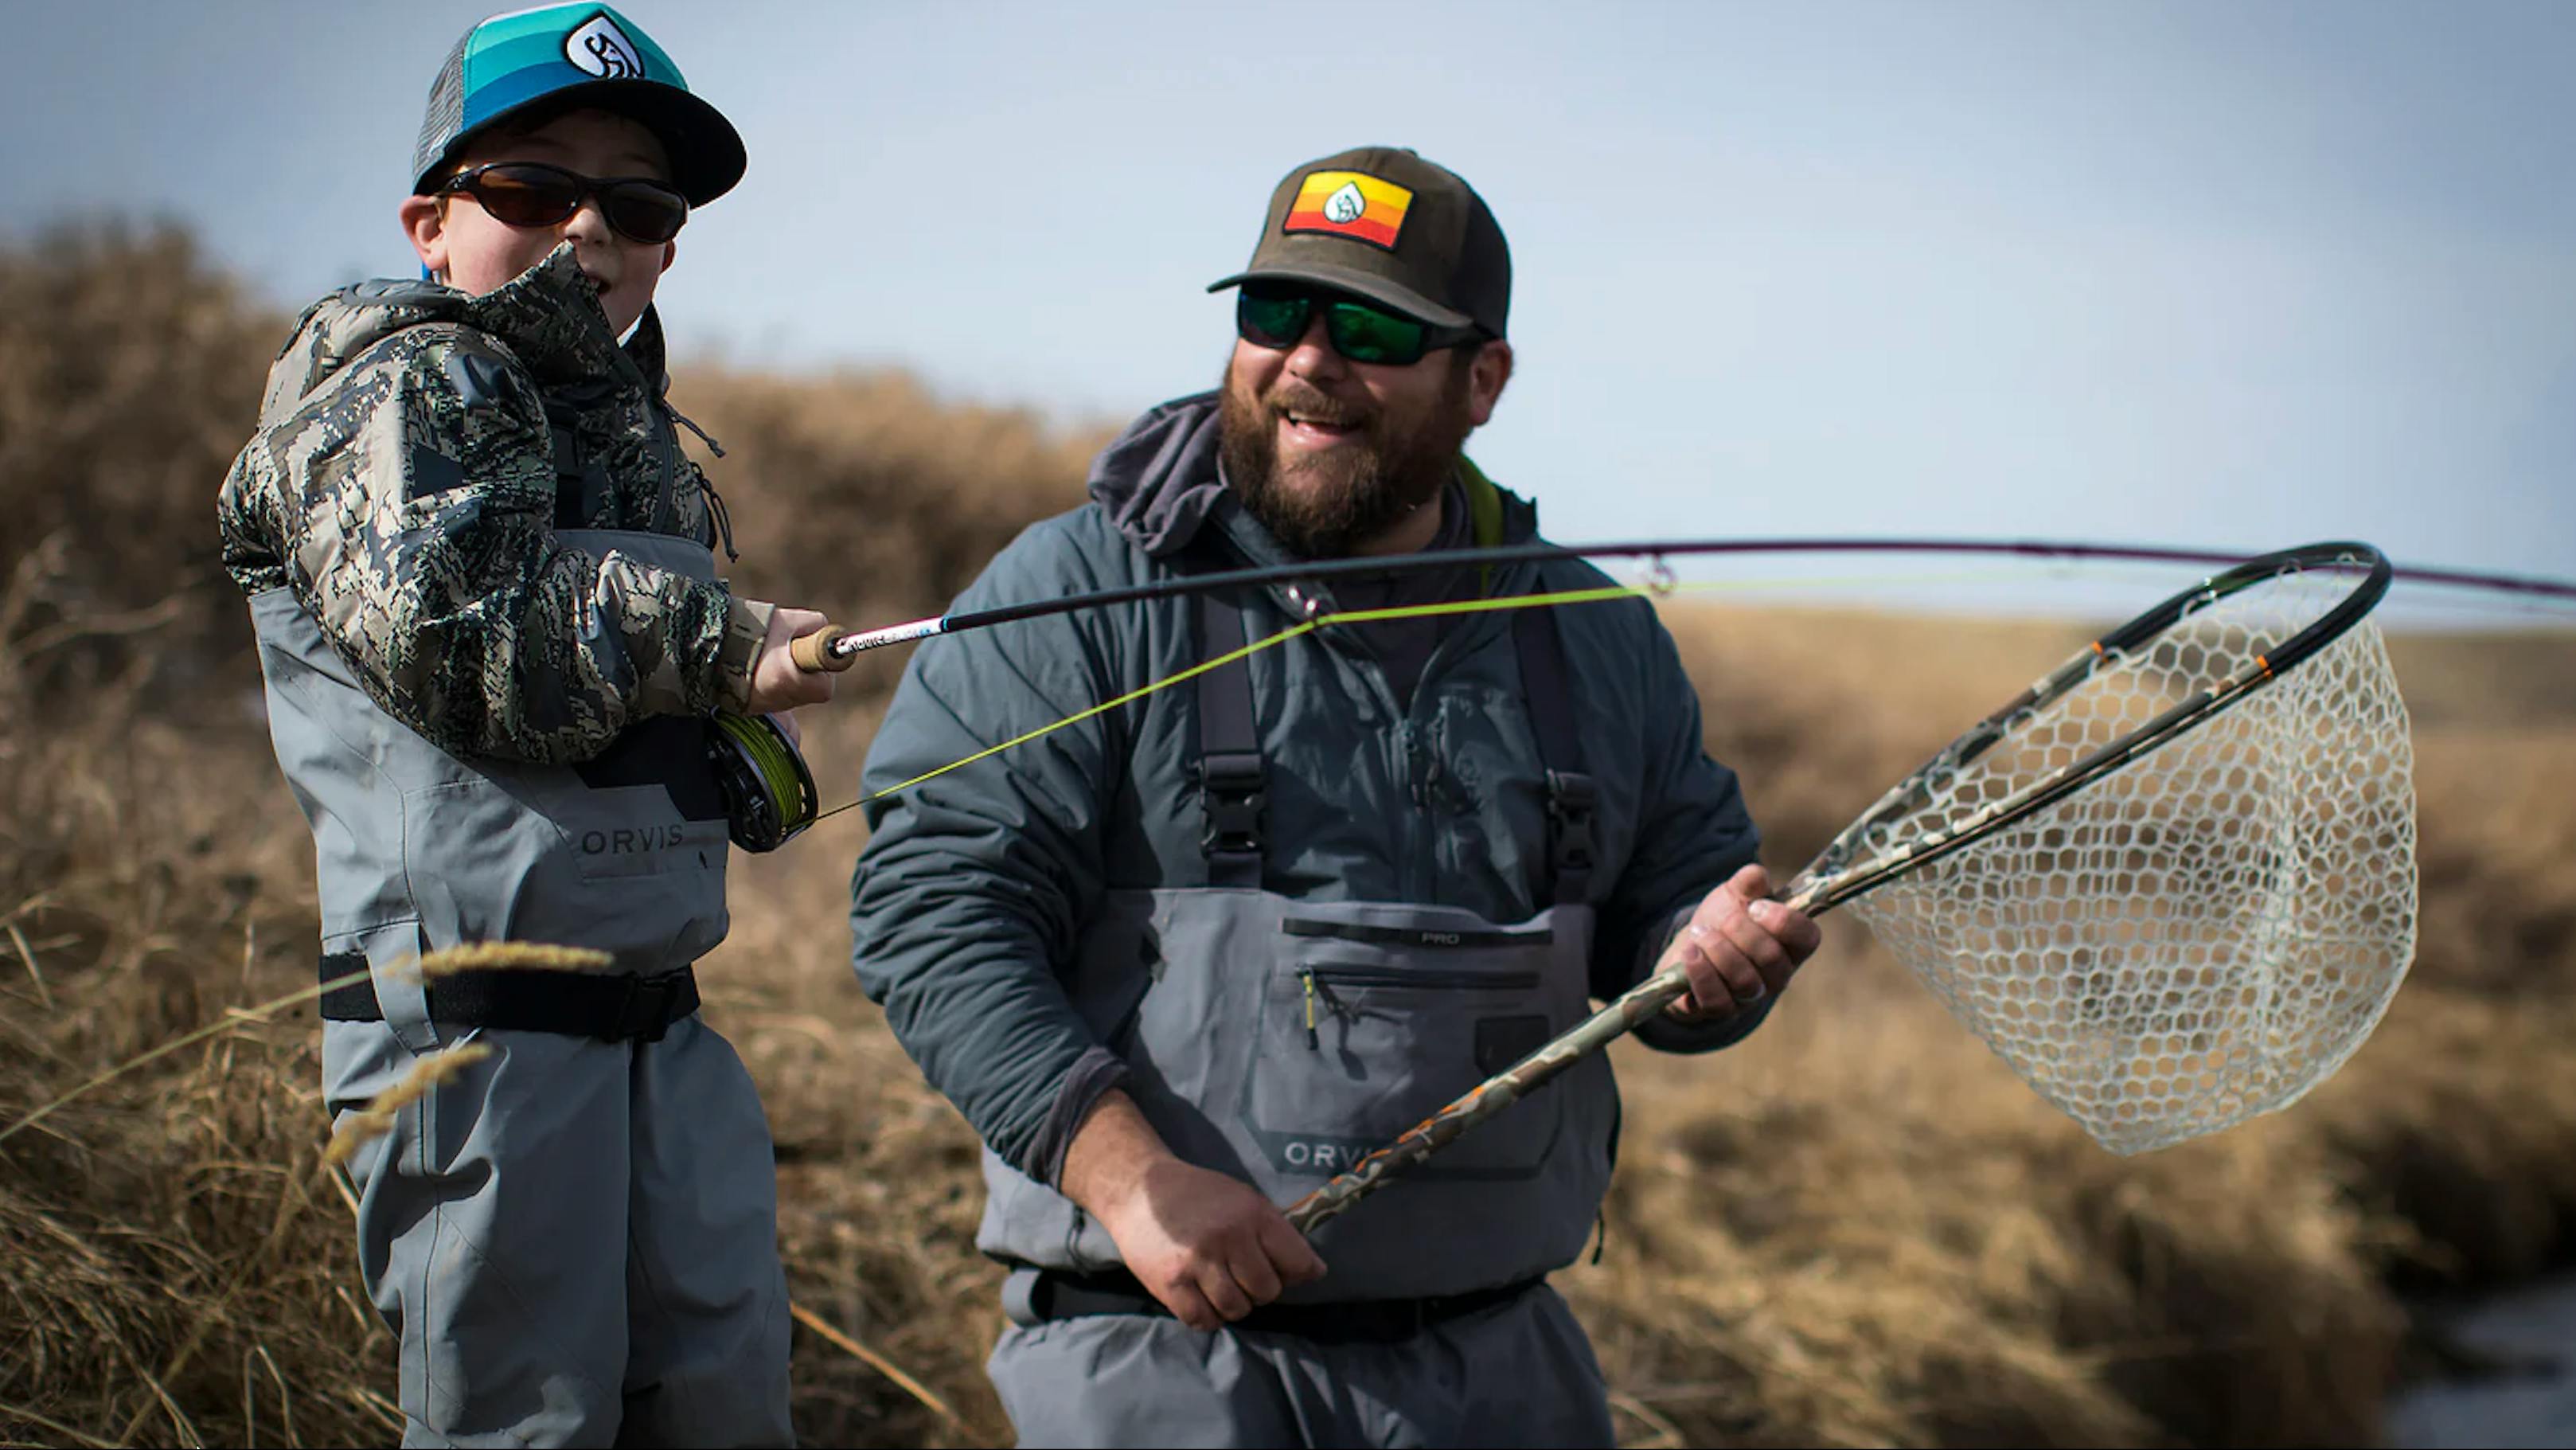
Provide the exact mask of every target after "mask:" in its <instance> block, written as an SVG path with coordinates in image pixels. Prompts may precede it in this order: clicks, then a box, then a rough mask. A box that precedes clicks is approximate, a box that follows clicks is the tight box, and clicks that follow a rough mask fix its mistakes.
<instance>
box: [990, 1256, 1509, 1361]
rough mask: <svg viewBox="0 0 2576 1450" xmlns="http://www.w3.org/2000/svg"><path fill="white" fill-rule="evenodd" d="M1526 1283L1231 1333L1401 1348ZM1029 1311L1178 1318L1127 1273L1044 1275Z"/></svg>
mask: <svg viewBox="0 0 2576 1450" xmlns="http://www.w3.org/2000/svg"><path fill="white" fill-rule="evenodd" d="M1545 1282H1546V1280H1544V1279H1521V1280H1518V1281H1516V1282H1513V1283H1509V1284H1503V1285H1499V1286H1497V1287H1495V1288H1491V1289H1476V1290H1471V1291H1470V1292H1468V1293H1464V1294H1448V1295H1443V1296H1441V1297H1438V1298H1432V1299H1359V1300H1353V1301H1350V1302H1347V1303H1341V1304H1264V1305H1261V1306H1260V1307H1258V1308H1256V1309H1254V1310H1253V1311H1252V1312H1251V1313H1249V1314H1247V1315H1245V1316H1244V1317H1242V1318H1241V1319H1238V1320H1236V1321H1234V1322H1233V1323H1232V1324H1229V1325H1227V1326H1226V1327H1227V1328H1228V1329H1249V1330H1255V1331H1260V1332H1265V1333H1270V1334H1293V1335H1296V1336H1297V1337H1298V1338H1300V1339H1311V1340H1315V1341H1317V1342H1319V1343H1325V1344H1348V1343H1351V1342H1353V1341H1361V1342H1366V1343H1372V1344H1396V1343H1401V1342H1402V1341H1404V1340H1407V1339H1411V1338H1412V1337H1413V1336H1415V1335H1417V1334H1420V1333H1421V1332H1422V1331H1423V1330H1425V1329H1428V1328H1430V1327H1431V1326H1433V1325H1435V1324H1440V1323H1443V1322H1445V1321H1447V1320H1451V1319H1456V1318H1459V1317H1460V1316H1462V1315H1467V1314H1478V1313H1482V1312H1483V1311H1485V1310H1487V1309H1494V1308H1499V1307H1500V1306H1502V1305H1505V1304H1508V1303H1510V1302H1512V1301H1513V1300H1515V1299H1517V1298H1519V1297H1520V1296H1522V1295H1523V1294H1526V1293H1528V1292H1529V1291H1530V1290H1532V1289H1535V1288H1537V1287H1538V1286H1539V1285H1541V1284H1543V1283H1545ZM1029 1309H1030V1312H1031V1313H1033V1314H1034V1315H1035V1316H1036V1317H1037V1318H1038V1319H1040V1320H1049V1319H1081V1318H1088V1317H1090V1316H1092V1315H1095V1314H1144V1315H1151V1316H1155V1317H1158V1318H1163V1319H1169V1318H1171V1317H1172V1311H1171V1310H1169V1309H1166V1308H1164V1307H1163V1301H1161V1300H1160V1299H1157V1298H1155V1297H1154V1296H1153V1295H1151V1294H1148V1293H1146V1292H1145V1286H1144V1285H1142V1284H1140V1283H1138V1282H1136V1277H1135V1276H1134V1275H1133V1274H1129V1273H1127V1272H1125V1271H1124V1270H1115V1271H1112V1272H1109V1273H1105V1274H1068V1273H1065V1272H1064V1271H1062V1270H1060V1269H1041V1270H1039V1271H1038V1276H1037V1282H1036V1283H1035V1284H1033V1285H1032V1286H1030V1289H1029Z"/></svg>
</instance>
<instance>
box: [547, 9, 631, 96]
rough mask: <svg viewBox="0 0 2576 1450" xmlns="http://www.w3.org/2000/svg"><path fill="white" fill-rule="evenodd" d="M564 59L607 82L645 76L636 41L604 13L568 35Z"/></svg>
mask: <svg viewBox="0 0 2576 1450" xmlns="http://www.w3.org/2000/svg"><path fill="white" fill-rule="evenodd" d="M564 59H566V60H568V61H571V62H572V63H573V64H574V65H577V66H579V67H581V68H582V69H583V70H586V71H588V72H590V73H591V74H592V75H595V76H597V77H599V78H600V79H601V80H604V81H632V80H642V79H644V61H643V58H642V57H641V56H640V55H639V54H638V53H637V52H636V49H635V42H634V41H631V40H629V39H627V38H626V32H625V31H623V30H620V29H618V28H617V22H616V21H614V20H611V19H609V18H608V17H607V16H606V15H604V14H603V15H594V16H592V17H590V20H589V22H588V23H587V24H585V25H583V26H582V27H581V28H580V29H578V30H575V31H574V32H573V33H572V34H570V35H567V36H565V37H564Z"/></svg>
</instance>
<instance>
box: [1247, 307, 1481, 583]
mask: <svg viewBox="0 0 2576 1450" xmlns="http://www.w3.org/2000/svg"><path fill="white" fill-rule="evenodd" d="M1510 376H1511V346H1510V344H1508V343H1503V342H1488V343H1484V344H1483V345H1482V346H1479V345H1477V344H1475V343H1468V344H1464V345H1462V346H1460V347H1456V348H1444V349H1441V350H1440V351H1437V352H1430V353H1426V354H1424V355H1423V356H1422V358H1421V360H1419V361H1417V362H1413V363H1409V364H1406V365H1404V366H1401V367H1395V366H1389V365H1387V364H1383V363H1357V362H1352V361H1351V360H1349V359H1348V358H1345V357H1343V356H1342V355H1341V354H1340V353H1338V352H1336V351H1334V349H1333V345H1332V342H1331V341H1330V339H1328V338H1327V337H1326V336H1325V333H1324V319H1323V309H1322V308H1320V307H1318V308H1316V309H1315V315H1314V317H1313V318H1312V319H1310V320H1309V321H1308V323H1307V326H1306V333H1305V336H1303V337H1301V338H1299V339H1298V340H1297V342H1296V343H1294V344H1293V345H1291V346H1289V347H1286V348H1271V347H1263V346H1261V345H1260V344H1258V343H1254V342H1249V341H1245V340H1242V339H1237V341H1236V342H1235V345H1234V356H1233V358H1232V359H1231V360H1230V361H1229V362H1228V363H1227V365H1226V374H1225V387H1224V389H1223V393H1222V398H1223V402H1222V405H1221V409H1220V412H1219V426H1220V430H1221V441H1222V447H1223V452H1224V457H1225V467H1226V477H1227V481H1228V482H1229V483H1230V484H1231V485H1232V486H1233V488H1234V490H1235V492H1236V493H1237V495H1239V496H1240V497H1241V498H1242V500H1243V503H1244V507H1246V508H1247V509H1249V510H1251V512H1252V515H1253V517H1255V518H1257V519H1259V520H1260V521H1261V522H1262V524H1263V526H1264V527H1266V528H1268V529H1269V530H1270V532H1271V534H1272V535H1273V536H1274V537H1276V538H1277V539H1278V540H1279V541H1280V542H1281V543H1282V544H1285V545H1287V546H1288V548H1289V550H1290V551H1291V552H1293V553H1295V554H1297V555H1298V556H1300V557H1302V558H1308V559H1332V558H1339V557H1342V556H1344V555H1347V554H1349V553H1351V552H1352V551H1353V550H1354V549H1355V548H1356V547H1358V546H1360V545H1363V544H1366V543H1367V542H1369V541H1370V540H1371V539H1373V538H1375V537H1376V536H1378V535H1380V534H1382V533H1384V532H1385V531H1386V530H1387V529H1388V528H1389V527H1391V526H1392V525H1394V524H1396V523H1397V522H1398V521H1400V520H1402V519H1403V518H1404V517H1405V516H1406V515H1408V514H1410V513H1411V512H1413V511H1414V510H1415V509H1417V508H1420V507H1421V506H1422V505H1424V504H1426V503H1429V502H1430V501H1431V500H1433V499H1435V498H1437V497H1438V496H1439V494H1440V489H1441V487H1442V485H1444V484H1445V483H1447V482H1448V479H1449V475H1450V472H1451V470H1452V469H1453V468H1454V467H1455V465H1456V462H1457V457H1458V450H1459V448H1460V446H1461V445H1463V444H1464V443H1465V442H1466V441H1467V435H1468V433H1470V432H1472V431H1473V430H1474V429H1476V428H1477V427H1479V426H1481V425H1482V424H1483V423H1484V422H1485V421H1486V419H1488V418H1490V417H1491V416H1492V415H1493V409H1494V402H1495V399H1496V398H1498V397H1499V396H1501V393H1502V389H1503V384H1504V382H1505V381H1507V380H1508V379H1509V378H1510Z"/></svg>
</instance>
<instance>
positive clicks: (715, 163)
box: [412, 80, 747, 206]
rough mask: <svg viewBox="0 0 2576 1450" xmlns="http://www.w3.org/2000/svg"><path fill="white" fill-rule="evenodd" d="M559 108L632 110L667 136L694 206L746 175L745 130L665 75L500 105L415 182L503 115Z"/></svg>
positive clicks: (678, 177)
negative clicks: (666, 79)
mask: <svg viewBox="0 0 2576 1450" xmlns="http://www.w3.org/2000/svg"><path fill="white" fill-rule="evenodd" d="M548 110H556V111H589V110H599V111H612V112H615V113H616V114H618V115H621V116H631V117H633V118H634V119H635V120H636V121H637V122H639V123H640V124H642V125H643V127H644V128H645V129H646V130H649V131H651V132H652V133H653V135H654V136H655V138H657V139H658V140H660V141H661V143H662V149H663V151H664V152H666V153H667V154H668V155H669V156H670V158H671V182H672V184H673V185H675V186H677V187H678V188H679V189H680V194H681V195H682V196H685V197H687V198H688V199H689V205H691V206H705V205H706V204H707V203H708V202H711V201H713V200H715V199H716V198H717V197H720V196H722V195H724V194H725V193H726V192H728V191H731V190H733V188H734V183H736V182H738V181H740V180H742V173H743V168H744V166H745V165H746V164H747V158H746V157H745V156H744V154H743V148H742V135H741V133H740V132H737V131H736V130H734V128H733V123H732V122H731V121H728V120H726V119H725V118H724V113H723V112H722V111H719V110H717V109H716V108H715V107H713V106H711V105H708V104H707V103H706V102H705V101H702V100H700V99H698V98H697V97H696V96H693V95H691V94H689V93H688V92H687V91H684V90H681V89H680V88H679V87H678V86H672V85H665V84H663V83H662V82H660V81H648V80H622V81H585V82H583V83H582V84H580V85H577V86H565V87H563V88H562V89H560V90H553V91H548V92H546V93H545V94H543V95H540V96H531V97H529V98H528V99H527V100H525V101H522V102H520V103H519V104H518V105H515V106H511V107H509V108H508V109H506V110H502V111H497V112H495V113H493V114H492V115H489V116H486V117H484V118H483V119H482V120H481V121H479V122H477V123H476V124H475V126H474V128H473V129H472V130H471V131H467V132H465V133H464V134H462V135H459V136H458V137H457V138H456V139H455V140H453V141H450V142H449V143H447V150H446V152H445V153H444V154H443V155H441V156H440V157H439V160H438V164H437V166H434V167H432V168H431V169H430V173H424V174H423V175H421V176H420V177H418V178H415V179H414V181H413V183H412V184H413V186H414V187H415V188H417V187H420V186H424V185H426V184H428V181H429V179H430V174H431V173H434V172H436V171H437V170H439V169H440V168H443V167H446V166H449V165H451V164H453V163H454V162H455V160H456V155H457V153H458V152H459V151H461V150H463V149H464V148H465V147H466V145H467V144H469V139H470V138H471V137H475V136H479V135H481V134H483V132H484V131H486V130H488V129H490V128H491V127H492V126H494V125H497V124H499V123H500V122H502V121H506V120H511V119H514V118H523V117H527V116H530V115H542V114H544V113H545V112H546V111H548Z"/></svg>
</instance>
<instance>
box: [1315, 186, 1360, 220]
mask: <svg viewBox="0 0 2576 1450" xmlns="http://www.w3.org/2000/svg"><path fill="white" fill-rule="evenodd" d="M1367 214H1368V198H1367V197H1365V196H1362V195H1360V184H1359V183H1358V182H1356V181H1345V182H1343V183H1342V189H1341V190H1339V191H1337V192H1334V193H1333V194H1332V195H1331V196H1328V197H1325V198H1324V220H1326V221H1328V222H1332V223H1335V224H1337V225H1339V224H1343V223H1348V222H1355V221H1358V220H1359V219H1360V218H1361V217H1363V216H1365V215H1367Z"/></svg>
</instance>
